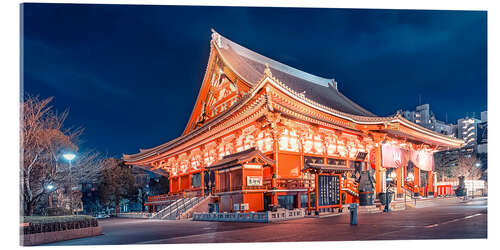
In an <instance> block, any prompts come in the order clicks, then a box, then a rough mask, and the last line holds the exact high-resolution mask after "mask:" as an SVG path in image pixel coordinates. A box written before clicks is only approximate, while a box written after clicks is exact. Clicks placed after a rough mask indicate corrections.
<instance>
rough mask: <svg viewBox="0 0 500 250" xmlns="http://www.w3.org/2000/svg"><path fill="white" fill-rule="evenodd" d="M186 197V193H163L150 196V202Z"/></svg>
mask: <svg viewBox="0 0 500 250" xmlns="http://www.w3.org/2000/svg"><path fill="white" fill-rule="evenodd" d="M181 198H184V194H183V193H181V194H161V195H154V196H149V197H148V202H158V201H172V200H178V199H181Z"/></svg>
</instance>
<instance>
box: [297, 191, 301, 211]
mask: <svg viewBox="0 0 500 250" xmlns="http://www.w3.org/2000/svg"><path fill="white" fill-rule="evenodd" d="M300 197H301V195H300V192H297V208H300V205H301V204H300V203H301V199H300Z"/></svg>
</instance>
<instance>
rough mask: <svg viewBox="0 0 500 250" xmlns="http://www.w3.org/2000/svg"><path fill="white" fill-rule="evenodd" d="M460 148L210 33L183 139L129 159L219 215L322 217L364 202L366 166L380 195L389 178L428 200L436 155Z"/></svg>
mask: <svg viewBox="0 0 500 250" xmlns="http://www.w3.org/2000/svg"><path fill="white" fill-rule="evenodd" d="M383 98H384V99H385V100H388V99H390V96H385V97H383ZM377 99H380V97H376V98H373V101H378V100H377ZM462 144H463V141H462V140H461V139H456V138H452V137H449V136H446V135H443V134H440V133H436V132H434V131H431V130H429V129H426V128H424V127H422V126H420V125H417V124H415V123H412V122H410V121H408V120H406V119H405V118H403V117H402V116H401V115H400V114H399V113H398V114H396V115H394V116H388V117H379V116H376V115H375V114H373V113H371V112H370V111H368V110H366V109H364V108H363V107H361V106H360V105H358V104H356V103H354V102H353V101H351V100H350V99H349V98H347V97H346V96H344V95H343V94H342V93H341V92H340V91H339V90H338V89H337V83H336V81H335V80H333V79H326V78H322V77H318V76H315V75H312V74H309V73H306V72H303V71H300V70H298V69H295V68H292V67H290V66H287V65H285V64H282V63H280V62H277V61H274V60H272V59H270V58H267V57H265V56H263V55H260V54H258V53H256V52H254V51H251V50H249V49H247V48H244V47H242V46H241V45H239V44H236V43H234V42H232V41H230V40H229V39H227V38H225V37H223V36H221V35H220V34H218V33H217V32H215V31H213V30H212V39H211V42H210V56H209V59H208V65H207V67H206V72H205V76H204V78H203V82H202V84H201V88H200V91H199V94H198V97H197V100H196V103H195V105H194V108H193V110H192V113H191V116H190V118H189V121H188V122H187V125H186V128H185V130H184V132H183V134H182V135H181V136H179V137H178V138H176V139H173V140H171V141H169V142H166V143H164V144H162V145H158V146H156V147H154V148H150V149H145V150H143V149H141V150H140V152H138V153H136V154H132V155H123V159H124V160H125V162H126V164H129V165H134V166H137V167H140V168H144V169H148V170H151V171H157V172H158V171H159V172H161V173H163V174H165V175H167V176H168V177H169V180H170V193H169V194H165V196H172V197H174V196H176V195H177V196H183V197H186V196H187V197H190V196H204V195H205V196H208V195H210V196H209V197H211V199H212V202H213V203H214V204H216V205H217V210H218V211H220V212H234V211H265V210H269V209H274V208H276V207H282V208H287V209H293V208H307V209H309V211H311V210H313V211H314V210H315V211H319V210H320V209H323V208H334V207H341V206H342V204H347V203H353V202H358V196H359V190H358V183H357V179H358V177H359V174H360V172H361V171H368V170H369V171H370V173H371V174H373V177H374V179H375V182H376V184H375V189H374V192H375V194H379V193H382V192H385V189H386V178H388V177H389V176H392V177H393V179H394V183H395V184H396V185H395V192H396V193H397V195H398V196H400V197H402V195H403V193H404V192H405V190H411V192H414V193H415V194H417V195H422V196H425V195H432V193H433V192H434V188H435V187H434V184H433V183H434V181H435V180H434V176H435V175H434V172H433V165H434V161H433V152H436V151H439V150H447V149H453V148H459V147H461V146H462Z"/></svg>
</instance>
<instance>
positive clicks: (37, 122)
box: [20, 95, 103, 215]
mask: <svg viewBox="0 0 500 250" xmlns="http://www.w3.org/2000/svg"><path fill="white" fill-rule="evenodd" d="M51 101H52V97H50V98H46V99H40V98H39V97H38V96H31V95H27V96H26V98H25V99H24V100H23V103H22V105H21V114H22V116H21V124H20V125H21V151H22V152H21V157H22V159H21V164H22V167H21V191H22V193H23V195H22V197H21V199H22V208H23V213H24V214H25V215H32V214H33V212H34V208H35V207H36V206H40V204H39V203H40V201H41V200H42V198H43V197H45V196H46V193H47V190H46V185H47V184H48V183H50V184H54V185H57V186H58V188H62V187H64V188H66V189H67V188H69V190H71V191H70V192H69V194H70V197H73V196H74V195H73V191H72V190H73V186H74V185H75V184H79V183H82V182H91V181H95V180H96V179H97V176H98V173H99V172H100V170H101V167H102V161H103V157H101V156H100V155H99V154H98V153H97V152H95V151H88V152H83V153H79V156H78V158H77V159H76V160H75V162H73V164H72V167H71V168H70V166H69V164H68V163H67V162H64V161H62V159H61V156H62V154H63V153H64V152H66V151H73V152H77V151H78V146H77V143H78V140H79V137H80V135H81V134H82V132H83V129H81V128H78V129H66V128H64V127H63V124H64V121H65V119H66V117H67V115H68V111H67V110H66V111H64V112H62V113H57V112H56V111H54V110H53V108H52V106H50V105H49V104H50V102H51ZM72 182H74V183H72ZM71 203H72V204H73V198H71Z"/></svg>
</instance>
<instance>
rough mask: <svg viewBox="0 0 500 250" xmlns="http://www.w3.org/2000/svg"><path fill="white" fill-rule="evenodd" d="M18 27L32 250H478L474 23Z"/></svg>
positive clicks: (119, 20)
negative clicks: (335, 246) (359, 248)
mask: <svg viewBox="0 0 500 250" xmlns="http://www.w3.org/2000/svg"><path fill="white" fill-rule="evenodd" d="M21 13H22V15H21V18H22V34H21V39H22V43H21V44H22V55H21V62H22V72H21V73H22V82H21V84H22V86H23V90H22V91H23V92H22V102H21V105H22V107H23V109H22V111H23V113H22V115H23V119H22V121H21V124H22V130H21V131H22V136H21V140H22V144H21V146H22V151H21V152H22V153H23V155H22V161H21V170H22V171H21V172H22V173H23V174H22V176H21V179H20V181H21V183H22V184H23V186H22V188H21V189H20V191H21V193H22V194H21V210H22V224H21V228H22V229H21V233H22V236H23V237H22V244H23V245H107V244H117V245H121V244H150V243H155V244H167V243H169V244H174V243H240V242H286V241H301V242H311V241H361V240H412V239H464V238H466V239H471V238H486V236H487V226H486V225H487V219H486V218H487V199H488V189H487V181H488V178H487V175H488V171H487V161H486V160H485V159H487V148H488V147H487V140H486V136H487V133H483V132H484V131H485V127H486V126H487V121H486V112H487V111H486V101H487V98H486V93H487V87H486V86H487V80H486V79H487V78H486V69H487V63H486V51H487V46H486V44H487V43H486V27H487V21H486V20H487V19H486V16H487V15H486V12H485V11H467V10H461V11H451V10H391V9H336V8H273V7H224V6H219V7H210V6H161V5H118V4H117V5H97V4H46V3H43V4H42V3H25V4H22V5H21ZM270 17H279V18H270ZM458 52H460V53H458ZM471 83H473V87H471ZM464 91H465V92H464ZM464 96H466V97H464ZM65 110H67V111H65ZM482 112H484V113H482ZM480 114H481V116H480ZM482 114H484V115H482ZM459 121H460V122H459ZM79 128H83V129H79ZM478 135H480V137H479V138H478ZM388 143H394V146H393V147H394V148H392V149H391V150H392V151H390V152H401V150H400V149H401V148H404V149H407V150H409V151H408V155H407V157H406V158H405V157H404V154H402V155H398V154H394V153H391V154H387V152H389V151H388V149H387V145H389V144H388ZM391 145H392V144H391ZM396 146H397V147H396ZM363 153H369V157H368V156H367V157H364V158H363V157H358V156H359V155H360V154H363ZM387 156H389V158H386V157H387ZM395 156H397V157H395ZM400 156H401V157H400ZM407 162H408V164H405V163H407ZM409 162H411V166H416V168H415V167H408V165H409V164H410V163H409ZM368 166H370V167H368ZM386 167H391V168H394V170H393V171H387V169H386ZM361 168H362V169H361ZM372 168H373V169H372ZM365 171H366V172H365ZM358 172H359V173H358ZM360 176H364V177H366V176H369V177H370V178H360ZM372 177H373V178H372ZM444 190H446V192H445V191H444ZM452 190H453V191H452ZM360 201H362V202H360ZM361 205H362V206H361ZM325 225H328V226H325ZM374 229H375V230H374ZM337 243H338V242H337Z"/></svg>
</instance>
